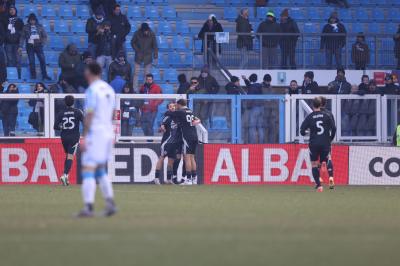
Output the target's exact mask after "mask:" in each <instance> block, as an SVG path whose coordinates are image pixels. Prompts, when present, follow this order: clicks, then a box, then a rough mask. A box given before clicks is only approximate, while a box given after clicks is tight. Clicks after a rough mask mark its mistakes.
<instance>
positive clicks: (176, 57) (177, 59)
mask: <svg viewBox="0 0 400 266" xmlns="http://www.w3.org/2000/svg"><path fill="white" fill-rule="evenodd" d="M168 63H169V65H170V66H174V67H178V66H180V65H181V64H182V61H181V55H180V54H179V53H177V52H172V53H169V54H168Z"/></svg>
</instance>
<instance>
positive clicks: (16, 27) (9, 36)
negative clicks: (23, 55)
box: [5, 7, 24, 44]
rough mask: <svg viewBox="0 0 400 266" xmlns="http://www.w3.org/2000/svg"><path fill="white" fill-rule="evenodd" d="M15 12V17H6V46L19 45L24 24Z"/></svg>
mask: <svg viewBox="0 0 400 266" xmlns="http://www.w3.org/2000/svg"><path fill="white" fill-rule="evenodd" d="M14 8H15V7H14ZM15 12H16V13H15V16H11V15H8V24H7V25H6V30H7V32H6V40H5V43H6V44H19V42H20V39H21V34H22V29H23V28H24V22H23V21H22V19H20V18H19V17H18V13H17V9H16V8H15Z"/></svg>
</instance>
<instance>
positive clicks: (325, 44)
mask: <svg viewBox="0 0 400 266" xmlns="http://www.w3.org/2000/svg"><path fill="white" fill-rule="evenodd" d="M322 34H323V35H322V36H321V49H336V48H342V47H343V46H345V44H346V28H345V27H344V25H343V24H342V23H340V22H339V20H337V22H336V23H335V24H329V23H327V24H325V26H324V28H323V29H322ZM324 34H328V35H324Z"/></svg>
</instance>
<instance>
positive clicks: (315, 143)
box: [300, 97, 336, 192]
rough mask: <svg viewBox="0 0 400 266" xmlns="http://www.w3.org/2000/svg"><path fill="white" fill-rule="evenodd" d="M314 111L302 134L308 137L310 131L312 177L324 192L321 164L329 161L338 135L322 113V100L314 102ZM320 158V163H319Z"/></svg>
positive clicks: (330, 121)
mask: <svg viewBox="0 0 400 266" xmlns="http://www.w3.org/2000/svg"><path fill="white" fill-rule="evenodd" d="M313 109H314V111H313V112H312V113H311V114H309V115H308V116H307V117H306V119H305V120H304V121H303V123H302V124H301V127H300V134H301V135H302V136H305V135H306V130H308V129H309V130H310V142H309V149H310V157H311V165H312V175H313V178H314V180H315V183H316V189H317V191H318V192H323V191H324V188H323V187H322V185H321V182H320V179H319V178H320V173H319V169H320V163H322V162H325V163H326V162H327V161H328V155H329V153H330V151H331V142H332V140H333V138H334V137H335V134H336V126H335V123H334V122H333V121H332V119H331V118H330V117H329V115H327V114H326V112H323V111H321V98H320V97H316V98H314V100H313ZM318 158H319V161H318Z"/></svg>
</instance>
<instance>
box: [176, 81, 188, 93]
mask: <svg viewBox="0 0 400 266" xmlns="http://www.w3.org/2000/svg"><path fill="white" fill-rule="evenodd" d="M189 87H190V83H189V82H184V83H179V87H178V91H177V94H186V93H187V91H188V89H189Z"/></svg>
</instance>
